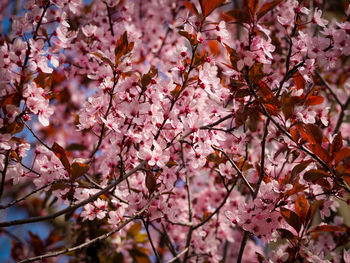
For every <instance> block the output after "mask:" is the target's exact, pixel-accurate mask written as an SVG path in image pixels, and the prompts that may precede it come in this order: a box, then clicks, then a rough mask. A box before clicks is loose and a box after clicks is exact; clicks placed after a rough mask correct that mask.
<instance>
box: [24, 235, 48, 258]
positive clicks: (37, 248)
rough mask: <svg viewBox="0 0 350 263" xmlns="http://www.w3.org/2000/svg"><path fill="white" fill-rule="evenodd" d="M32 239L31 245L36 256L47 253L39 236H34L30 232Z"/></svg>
mask: <svg viewBox="0 0 350 263" xmlns="http://www.w3.org/2000/svg"><path fill="white" fill-rule="evenodd" d="M28 234H29V237H30V245H31V247H32V248H33V250H34V253H35V255H40V254H42V253H43V252H44V251H45V245H44V243H43V241H42V240H41V239H40V237H39V236H38V235H37V234H33V233H32V232H31V231H28Z"/></svg>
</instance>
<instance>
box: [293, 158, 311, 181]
mask: <svg viewBox="0 0 350 263" xmlns="http://www.w3.org/2000/svg"><path fill="white" fill-rule="evenodd" d="M312 162H313V160H307V161H303V162H301V163H299V164H297V165H296V166H294V168H293V170H292V178H294V177H295V176H297V175H298V174H299V173H301V172H302V171H304V170H305V168H306V167H307V166H308V165H309V164H310V163H312Z"/></svg>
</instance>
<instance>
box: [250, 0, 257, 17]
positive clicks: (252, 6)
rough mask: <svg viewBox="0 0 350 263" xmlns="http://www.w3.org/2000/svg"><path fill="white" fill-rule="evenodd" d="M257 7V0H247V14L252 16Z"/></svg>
mask: <svg viewBox="0 0 350 263" xmlns="http://www.w3.org/2000/svg"><path fill="white" fill-rule="evenodd" d="M258 7H259V0H248V9H249V14H250V15H251V17H252V18H254V16H255V13H256V11H257V10H258Z"/></svg>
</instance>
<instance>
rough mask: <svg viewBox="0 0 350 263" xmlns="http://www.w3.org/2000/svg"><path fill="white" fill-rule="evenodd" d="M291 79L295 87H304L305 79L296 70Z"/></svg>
mask: <svg viewBox="0 0 350 263" xmlns="http://www.w3.org/2000/svg"><path fill="white" fill-rule="evenodd" d="M293 81H294V84H295V86H296V87H297V89H298V90H299V89H304V88H305V79H304V78H303V76H302V75H301V74H300V73H299V71H297V73H295V74H294V76H293Z"/></svg>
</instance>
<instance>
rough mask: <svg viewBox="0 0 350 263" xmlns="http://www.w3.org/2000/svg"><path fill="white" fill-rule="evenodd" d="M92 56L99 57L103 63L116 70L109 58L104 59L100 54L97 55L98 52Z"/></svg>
mask: <svg viewBox="0 0 350 263" xmlns="http://www.w3.org/2000/svg"><path fill="white" fill-rule="evenodd" d="M91 54H92V55H94V56H96V57H98V58H99V59H101V60H102V61H103V62H105V63H107V64H108V65H109V66H110V67H111V68H112V69H114V64H113V62H112V61H111V60H110V59H109V58H106V57H104V56H103V55H101V54H100V53H97V52H94V53H91Z"/></svg>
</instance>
